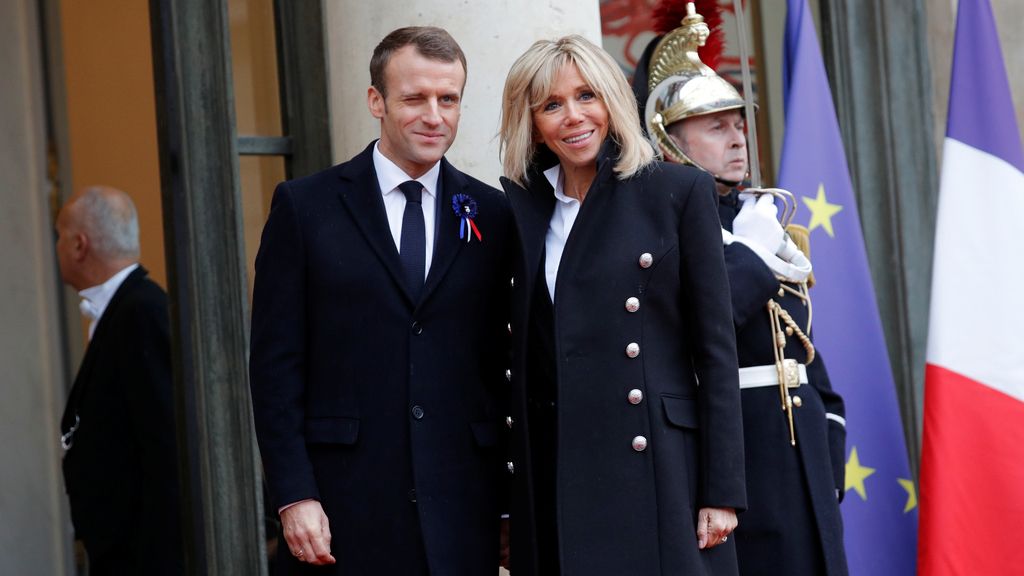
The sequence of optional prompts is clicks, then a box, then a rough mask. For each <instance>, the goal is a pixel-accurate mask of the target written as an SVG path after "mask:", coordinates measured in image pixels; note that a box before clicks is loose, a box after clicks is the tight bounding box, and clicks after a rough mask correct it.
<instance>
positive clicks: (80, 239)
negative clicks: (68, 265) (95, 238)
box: [71, 232, 89, 262]
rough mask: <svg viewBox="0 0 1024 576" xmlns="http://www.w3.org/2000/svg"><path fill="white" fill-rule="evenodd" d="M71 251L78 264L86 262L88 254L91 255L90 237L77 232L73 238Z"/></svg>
mask: <svg viewBox="0 0 1024 576" xmlns="http://www.w3.org/2000/svg"><path fill="white" fill-rule="evenodd" d="M71 249H72V252H71V253H72V256H73V258H74V260H75V261H76V262H81V261H83V260H85V256H86V254H88V253H89V237H88V236H86V235H85V234H82V233H81V232H75V234H74V236H73V237H72V244H71Z"/></svg>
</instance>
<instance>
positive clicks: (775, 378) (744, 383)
mask: <svg viewBox="0 0 1024 576" xmlns="http://www.w3.org/2000/svg"><path fill="white" fill-rule="evenodd" d="M782 373H783V377H784V378H785V379H786V387H787V388H797V387H799V386H800V385H801V384H807V367H806V366H804V365H803V364H797V362H796V360H791V359H787V360H783V361H782ZM778 385H779V373H778V371H777V370H776V368H775V364H765V365H764V366H748V367H746V368H740V389H741V390H742V389H745V388H761V387H762V386H778Z"/></svg>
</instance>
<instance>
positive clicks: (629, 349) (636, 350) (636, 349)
mask: <svg viewBox="0 0 1024 576" xmlns="http://www.w3.org/2000/svg"><path fill="white" fill-rule="evenodd" d="M639 355H640V345H639V344H637V343H636V342H630V343H629V344H627V345H626V356H629V357H630V358H636V357H637V356H639Z"/></svg>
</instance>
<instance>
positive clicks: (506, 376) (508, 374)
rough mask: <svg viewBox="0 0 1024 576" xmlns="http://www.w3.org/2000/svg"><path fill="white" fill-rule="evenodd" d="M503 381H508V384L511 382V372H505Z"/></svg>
mask: <svg viewBox="0 0 1024 576" xmlns="http://www.w3.org/2000/svg"><path fill="white" fill-rule="evenodd" d="M505 380H508V381H509V382H511V381H512V371H511V370H505Z"/></svg>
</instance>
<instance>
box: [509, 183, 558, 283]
mask: <svg viewBox="0 0 1024 576" xmlns="http://www.w3.org/2000/svg"><path fill="white" fill-rule="evenodd" d="M501 186H502V188H504V189H505V194H506V195H507V196H508V199H509V203H510V204H511V205H512V213H513V214H514V215H515V219H516V226H517V227H518V229H519V238H520V243H521V245H522V248H523V259H524V262H523V264H524V266H525V270H523V272H524V274H525V278H523V279H522V280H523V281H524V284H523V285H524V286H529V287H532V286H533V282H535V281H536V278H535V275H536V274H537V272H538V270H539V269H540V260H541V257H542V256H543V254H544V239H545V238H546V237H547V231H548V226H549V225H550V224H551V214H552V213H553V212H554V210H555V196H554V191H553V189H552V188H551V185H550V184H548V181H547V179H546V178H544V176H543V174H540V173H538V174H534V175H532V177H531V186H530V188H529V189H526V188H523V187H522V186H520V185H518V184H516V183H514V182H512V181H511V180H509V179H508V178H502V179H501ZM528 289H530V288H528Z"/></svg>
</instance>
